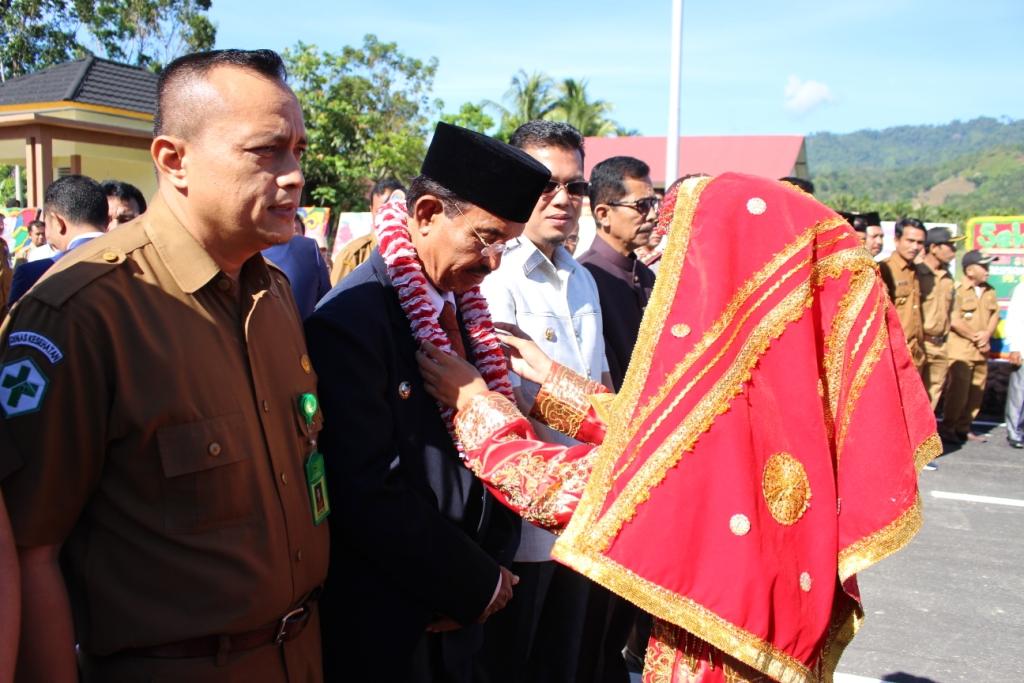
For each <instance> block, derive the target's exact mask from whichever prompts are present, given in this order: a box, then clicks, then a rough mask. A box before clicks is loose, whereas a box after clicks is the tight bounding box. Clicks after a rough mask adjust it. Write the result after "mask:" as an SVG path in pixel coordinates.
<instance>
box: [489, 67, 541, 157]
mask: <svg viewBox="0 0 1024 683" xmlns="http://www.w3.org/2000/svg"><path fill="white" fill-rule="evenodd" d="M552 85H553V84H552V81H551V79H550V78H548V77H547V76H545V75H544V74H542V73H540V72H539V71H535V72H533V73H532V74H528V73H526V71H524V70H522V69H520V70H519V73H517V74H516V75H515V76H513V77H512V86H511V87H510V88H509V89H508V91H507V92H506V93H505V97H504V100H505V102H506V103H507V104H508V106H507V107H505V106H502V105H500V104H497V103H495V102H489V103H488V104H489V105H490V106H491V107H493V108H495V109H496V110H497V111H498V112H499V113H500V115H501V124H500V125H499V126H498V134H497V137H499V138H501V139H502V140H508V138H509V136H511V135H512V133H513V132H515V129H516V128H518V127H519V126H521V125H523V124H524V123H526V122H527V121H533V120H535V119H546V118H548V114H550V113H551V110H552V108H554V106H555V95H554V92H552Z"/></svg>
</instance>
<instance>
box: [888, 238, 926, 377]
mask: <svg viewBox="0 0 1024 683" xmlns="http://www.w3.org/2000/svg"><path fill="white" fill-rule="evenodd" d="M924 240H925V229H924V224H923V223H921V221H919V220H917V219H916V218H904V219H902V220H900V221H899V222H898V223H896V251H895V252H893V253H892V255H891V256H889V258H887V259H885V260H884V261H882V262H881V263H880V264H878V265H879V269H880V270H881V274H882V280H883V281H884V282H885V288H886V289H887V290H888V292H889V299H890V300H892V303H893V305H894V306H896V313H897V314H898V315H899V317H900V326H901V327H902V328H903V334H904V335H905V336H906V338H907V348H908V349H910V357H911V359H912V360H913V361H914V365H916V366H917V369H918V370H919V371H921V370H922V368H923V367H924V362H925V355H924V319H923V317H922V313H921V284H920V282H919V281H918V278H917V267H916V265H915V263H914V261H915V260H916V259H917V257H918V255H919V254H920V253H921V250H922V249H923V248H924Z"/></svg>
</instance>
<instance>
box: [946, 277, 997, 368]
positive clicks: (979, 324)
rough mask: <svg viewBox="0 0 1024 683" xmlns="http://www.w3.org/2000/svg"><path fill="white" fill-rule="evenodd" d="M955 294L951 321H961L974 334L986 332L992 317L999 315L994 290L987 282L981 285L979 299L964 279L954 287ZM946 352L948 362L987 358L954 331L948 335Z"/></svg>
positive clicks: (968, 282)
mask: <svg viewBox="0 0 1024 683" xmlns="http://www.w3.org/2000/svg"><path fill="white" fill-rule="evenodd" d="M955 294H956V301H955V302H954V303H953V319H954V320H957V319H958V320H961V321H963V322H964V323H966V324H967V326H968V327H970V328H971V329H972V330H974V331H975V332H980V331H982V330H987V329H988V326H989V324H990V323H991V321H992V316H998V315H999V300H998V299H997V298H996V290H994V289H993V288H992V285H990V284H988V283H987V282H986V283H985V284H983V285H982V292H981V296H980V297H979V296H978V295H977V294H976V293H975V291H974V285H972V284H971V283H970V281H969V280H967V278H964V279H963V280H962V281H961V282H960V284H958V285H957V286H956V290H955ZM946 351H947V353H948V354H949V359H950V360H967V361H983V360H985V359H986V358H987V357H988V354H986V353H985V352H983V351H982V350H981V349H979V348H978V347H977V346H975V345H974V344H973V343H972V342H971V340H970V339H967V338H965V337H961V336H960V335H959V334H957V332H956V331H955V330H954V331H953V332H952V333H951V334H950V335H949V341H948V343H947V344H946Z"/></svg>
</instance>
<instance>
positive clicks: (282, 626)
mask: <svg viewBox="0 0 1024 683" xmlns="http://www.w3.org/2000/svg"><path fill="white" fill-rule="evenodd" d="M305 613H306V606H305V605H302V606H300V607H296V608H295V609H293V610H292V611H291V612H289V613H288V614H286V615H284V616H283V617H281V621H280V622H278V626H277V635H275V636H274V645H280V644H281V643H283V642H284V636H285V631H287V630H288V624H289V623H290V622H291V620H292V619H294V618H296V617H301V616H302V615H303V614H305Z"/></svg>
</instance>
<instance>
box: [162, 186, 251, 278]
mask: <svg viewBox="0 0 1024 683" xmlns="http://www.w3.org/2000/svg"><path fill="white" fill-rule="evenodd" d="M142 218H143V219H144V220H145V225H144V229H145V231H146V235H147V236H148V237H149V240H150V241H151V242H152V243H153V246H154V247H156V251H157V253H158V254H159V255H160V258H161V259H162V260H163V262H164V264H165V265H166V266H167V270H169V271H171V276H172V277H173V278H174V281H175V282H176V283H177V284H178V287H180V288H181V291H183V292H185V293H186V294H195V293H196V292H197V291H199V290H200V289H202V288H203V287H204V286H205V285H206V284H207V283H208V282H209V281H210V280H212V279H213V278H214V277H216V276H217V274H218V273H220V272H221V270H220V266H218V265H217V263H216V262H215V261H214V260H213V258H212V257H211V256H210V254H209V253H208V252H207V251H206V249H204V248H203V246H202V245H201V244H199V242H197V241H196V238H195V237H193V236H192V234H191V233H189V231H188V230H186V229H185V226H183V225H182V224H181V222H180V221H179V220H178V219H177V217H176V216H175V215H174V213H173V212H172V211H171V210H170V208H169V207H168V206H167V204H166V203H164V201H163V200H162V199H160V197H159V196H158V197H157V198H156V199H154V200H153V203H152V204H151V205H150V206H149V208H148V210H147V211H146V213H144V214H143V215H142ZM256 256H260V255H259V254H256ZM260 259H261V260H262V256H260Z"/></svg>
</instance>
